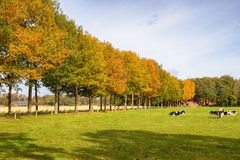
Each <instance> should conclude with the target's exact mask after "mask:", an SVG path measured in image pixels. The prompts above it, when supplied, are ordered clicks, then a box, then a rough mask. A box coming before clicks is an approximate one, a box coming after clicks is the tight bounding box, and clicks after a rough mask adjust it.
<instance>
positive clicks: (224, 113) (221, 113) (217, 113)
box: [169, 108, 238, 118]
mask: <svg viewBox="0 0 240 160" xmlns="http://www.w3.org/2000/svg"><path fill="white" fill-rule="evenodd" d="M185 113H186V112H185V111H184V110H180V111H173V112H170V113H169V115H170V116H181V115H184V114H185ZM209 113H210V114H212V115H215V116H216V117H217V118H221V117H223V116H236V115H237V113H238V112H237V111H225V110H224V109H223V108H220V109H219V110H218V111H210V112H209Z"/></svg>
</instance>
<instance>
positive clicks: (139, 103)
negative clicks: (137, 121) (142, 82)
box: [138, 95, 141, 109]
mask: <svg viewBox="0 0 240 160" xmlns="http://www.w3.org/2000/svg"><path fill="white" fill-rule="evenodd" d="M140 105H141V96H140V95H139V97H138V109H139V108H140Z"/></svg>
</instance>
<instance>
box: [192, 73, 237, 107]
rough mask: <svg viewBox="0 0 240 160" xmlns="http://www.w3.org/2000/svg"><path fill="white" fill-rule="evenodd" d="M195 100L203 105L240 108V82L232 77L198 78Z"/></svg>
mask: <svg viewBox="0 0 240 160" xmlns="http://www.w3.org/2000/svg"><path fill="white" fill-rule="evenodd" d="M195 84H196V96H195V98H194V99H195V100H196V101H198V102H199V103H200V104H202V105H220V106H237V105H238V106H239V105H240V80H235V79H234V78H233V77H230V76H223V77H221V78H209V77H204V78H196V79H195Z"/></svg>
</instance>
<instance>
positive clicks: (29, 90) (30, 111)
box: [28, 82, 32, 114]
mask: <svg viewBox="0 0 240 160" xmlns="http://www.w3.org/2000/svg"><path fill="white" fill-rule="evenodd" d="M28 113H29V114H31V113H32V82H29V86H28Z"/></svg>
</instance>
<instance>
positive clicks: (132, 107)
mask: <svg viewBox="0 0 240 160" xmlns="http://www.w3.org/2000/svg"><path fill="white" fill-rule="evenodd" d="M133 106H134V94H132V109H133Z"/></svg>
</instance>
